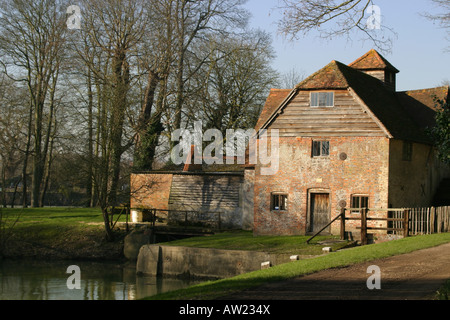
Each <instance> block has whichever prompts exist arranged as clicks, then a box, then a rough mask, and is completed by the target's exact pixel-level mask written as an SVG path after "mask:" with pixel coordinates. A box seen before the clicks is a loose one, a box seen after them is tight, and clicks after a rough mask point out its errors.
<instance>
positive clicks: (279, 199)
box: [270, 192, 288, 211]
mask: <svg viewBox="0 0 450 320" xmlns="http://www.w3.org/2000/svg"><path fill="white" fill-rule="evenodd" d="M287 201H288V195H287V193H281V192H273V193H272V194H271V196H270V210H272V211H287V206H288V202H287Z"/></svg>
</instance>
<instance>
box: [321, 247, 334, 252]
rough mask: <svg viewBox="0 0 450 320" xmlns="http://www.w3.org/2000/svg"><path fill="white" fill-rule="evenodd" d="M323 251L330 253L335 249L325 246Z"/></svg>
mask: <svg viewBox="0 0 450 320" xmlns="http://www.w3.org/2000/svg"><path fill="white" fill-rule="evenodd" d="M322 251H323V252H324V253H330V252H332V251H333V249H331V247H325V248H322Z"/></svg>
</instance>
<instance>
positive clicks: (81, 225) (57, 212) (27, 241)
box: [2, 208, 125, 259]
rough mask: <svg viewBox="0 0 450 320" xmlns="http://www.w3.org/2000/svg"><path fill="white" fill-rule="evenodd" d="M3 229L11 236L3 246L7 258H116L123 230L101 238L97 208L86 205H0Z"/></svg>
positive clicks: (100, 216) (121, 244)
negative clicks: (111, 239) (110, 238)
mask: <svg viewBox="0 0 450 320" xmlns="http://www.w3.org/2000/svg"><path fill="white" fill-rule="evenodd" d="M2 222H3V229H4V230H6V231H4V232H3V233H5V232H8V231H11V237H10V238H9V239H8V240H7V243H6V244H5V245H4V246H3V255H4V256H5V257H8V258H36V259H119V258H121V257H122V247H123V237H124V235H125V234H124V233H123V232H116V235H117V241H115V242H107V241H105V232H104V226H103V217H102V213H101V211H100V210H99V209H90V208H89V209H88V208H28V209H5V208H2Z"/></svg>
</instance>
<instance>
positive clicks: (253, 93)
mask: <svg viewBox="0 0 450 320" xmlns="http://www.w3.org/2000/svg"><path fill="white" fill-rule="evenodd" d="M209 43H210V44H209V46H210V50H211V51H212V53H211V54H210V60H209V63H208V64H205V65H204V66H203V68H202V69H201V70H202V72H199V73H198V74H197V76H196V77H195V78H196V80H197V81H198V82H197V90H198V92H197V93H196V95H195V96H194V97H192V101H191V103H192V107H191V108H190V109H191V110H192V111H193V113H195V115H192V117H195V119H196V120H204V121H205V129H211V128H214V129H219V130H221V132H222V134H223V136H225V135H226V130H227V129H248V128H253V127H254V126H255V124H256V121H257V118H258V116H259V113H260V111H261V107H262V105H264V101H265V99H266V97H267V93H268V92H269V91H270V88H272V87H273V86H275V84H276V83H277V80H278V74H277V72H276V71H274V70H273V69H272V68H271V67H270V65H271V61H272V59H273V58H274V53H273V48H272V45H271V39H270V37H269V35H268V34H266V33H264V32H262V31H246V32H245V34H244V35H237V36H216V37H212V38H211V40H210V41H209ZM196 106H197V107H196ZM198 109H200V110H198Z"/></svg>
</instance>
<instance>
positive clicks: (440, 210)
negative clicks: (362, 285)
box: [307, 207, 450, 245]
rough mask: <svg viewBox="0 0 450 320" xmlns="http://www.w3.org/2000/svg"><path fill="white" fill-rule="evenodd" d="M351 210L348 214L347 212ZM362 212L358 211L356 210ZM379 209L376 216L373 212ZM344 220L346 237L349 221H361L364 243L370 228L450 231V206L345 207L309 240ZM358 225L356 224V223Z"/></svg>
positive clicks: (405, 231)
mask: <svg viewBox="0 0 450 320" xmlns="http://www.w3.org/2000/svg"><path fill="white" fill-rule="evenodd" d="M347 212H349V213H351V214H350V216H347V215H346V213H347ZM355 212H356V213H359V214H356V215H355V214H354V213H355ZM372 213H376V216H373V215H370V214H372ZM337 220H339V221H340V225H341V226H340V235H341V239H345V237H346V225H347V222H346V221H350V220H356V221H360V224H359V226H357V227H356V229H359V230H360V231H361V244H363V245H364V244H367V234H368V231H369V230H380V231H385V232H386V233H387V234H393V235H402V236H404V237H408V236H410V235H422V234H432V233H444V232H450V207H429V208H400V209H367V208H358V209H355V208H342V209H341V211H340V214H339V215H338V216H336V217H335V218H334V219H333V220H332V221H331V222H330V223H328V224H327V225H326V226H325V227H324V228H322V229H321V230H320V231H318V232H317V233H316V234H314V235H313V236H312V237H311V238H309V239H308V240H307V243H309V242H310V241H311V240H312V239H313V238H315V237H316V236H317V235H318V234H320V233H321V232H322V231H324V230H325V229H326V228H328V227H329V226H330V225H331V224H332V223H334V222H335V221H337ZM370 221H385V222H386V223H385V225H386V226H373V223H372V224H371V223H370ZM353 227H354V226H353Z"/></svg>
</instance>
